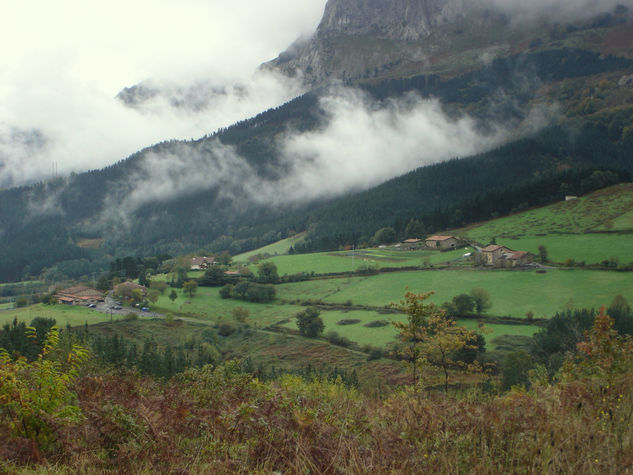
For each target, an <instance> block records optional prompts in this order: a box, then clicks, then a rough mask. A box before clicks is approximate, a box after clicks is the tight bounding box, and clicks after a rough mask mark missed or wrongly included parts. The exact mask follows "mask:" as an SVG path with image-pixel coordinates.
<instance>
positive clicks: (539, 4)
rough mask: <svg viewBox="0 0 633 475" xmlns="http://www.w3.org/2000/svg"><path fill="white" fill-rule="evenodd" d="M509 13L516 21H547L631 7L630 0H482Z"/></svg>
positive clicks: (588, 16) (571, 19)
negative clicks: (619, 7) (620, 6)
mask: <svg viewBox="0 0 633 475" xmlns="http://www.w3.org/2000/svg"><path fill="white" fill-rule="evenodd" d="M483 1H484V3H487V4H489V5H492V6H493V7H494V8H496V9H497V10H499V11H501V12H503V13H506V14H508V15H510V17H511V18H512V19H513V21H515V22H516V23H522V22H528V21H532V20H539V19H541V20H542V19H546V20H548V21H576V20H585V19H588V18H591V17H593V16H595V15H598V14H601V13H611V12H613V11H614V10H615V8H616V7H617V6H618V5H624V6H628V7H633V2H632V1H631V0H598V1H597V0H559V1H552V0H530V1H524V0H483Z"/></svg>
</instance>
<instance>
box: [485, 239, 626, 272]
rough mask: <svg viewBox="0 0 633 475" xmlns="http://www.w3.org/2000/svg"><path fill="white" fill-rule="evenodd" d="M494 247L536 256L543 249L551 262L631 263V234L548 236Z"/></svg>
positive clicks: (514, 241) (507, 240)
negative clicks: (610, 261)
mask: <svg viewBox="0 0 633 475" xmlns="http://www.w3.org/2000/svg"><path fill="white" fill-rule="evenodd" d="M497 244H503V245H505V246H508V247H509V248H511V249H515V250H522V251H529V252H531V253H533V254H535V255H537V256H538V248H539V246H541V245H543V246H545V248H546V249H547V255H548V259H549V260H550V261H552V262H565V260H566V259H574V260H575V261H576V262H581V261H584V262H585V263H586V264H598V263H601V262H602V261H604V260H610V259H617V261H618V264H620V265H627V264H629V263H631V262H633V234H566V235H560V234H559V235H556V234H550V235H548V236H526V237H521V238H518V239H511V238H497Z"/></svg>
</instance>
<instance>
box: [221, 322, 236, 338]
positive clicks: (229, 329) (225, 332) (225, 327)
mask: <svg viewBox="0 0 633 475" xmlns="http://www.w3.org/2000/svg"><path fill="white" fill-rule="evenodd" d="M233 333H235V327H234V326H233V325H231V324H230V323H228V322H227V323H222V324H221V325H220V326H219V327H218V335H220V336H231V335H232V334H233Z"/></svg>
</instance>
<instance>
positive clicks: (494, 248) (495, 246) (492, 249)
mask: <svg viewBox="0 0 633 475" xmlns="http://www.w3.org/2000/svg"><path fill="white" fill-rule="evenodd" d="M499 249H507V250H508V251H510V249H508V248H507V247H505V246H499V245H498V244H490V245H489V246H486V247H484V248H483V249H482V250H481V252H495V251H498V250H499Z"/></svg>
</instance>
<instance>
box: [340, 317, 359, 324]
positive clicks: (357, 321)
mask: <svg viewBox="0 0 633 475" xmlns="http://www.w3.org/2000/svg"><path fill="white" fill-rule="evenodd" d="M360 322H361V321H360V320H358V319H356V318H348V319H344V320H339V321H338V322H336V324H337V325H356V324H357V323H360Z"/></svg>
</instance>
